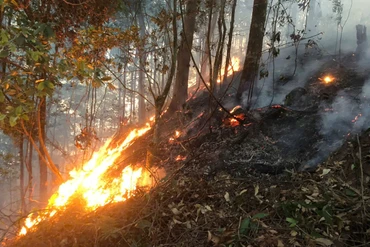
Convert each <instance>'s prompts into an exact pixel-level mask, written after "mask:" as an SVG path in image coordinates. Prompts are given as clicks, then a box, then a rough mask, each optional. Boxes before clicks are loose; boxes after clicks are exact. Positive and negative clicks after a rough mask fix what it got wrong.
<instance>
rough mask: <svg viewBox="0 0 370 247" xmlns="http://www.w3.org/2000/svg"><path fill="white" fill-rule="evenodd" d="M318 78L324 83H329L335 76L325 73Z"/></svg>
mask: <svg viewBox="0 0 370 247" xmlns="http://www.w3.org/2000/svg"><path fill="white" fill-rule="evenodd" d="M319 80H320V81H322V82H324V83H325V84H330V83H332V82H333V81H334V80H335V78H334V77H332V76H330V75H327V76H325V77H324V78H319Z"/></svg>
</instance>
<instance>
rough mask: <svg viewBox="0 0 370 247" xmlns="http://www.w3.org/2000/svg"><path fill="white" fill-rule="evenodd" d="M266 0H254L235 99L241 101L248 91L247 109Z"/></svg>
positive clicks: (259, 48)
mask: <svg viewBox="0 0 370 247" xmlns="http://www.w3.org/2000/svg"><path fill="white" fill-rule="evenodd" d="M266 10H267V0H254V3H253V14H252V22H251V27H250V32H249V39H248V48H247V54H246V56H245V61H244V67H243V72H242V76H241V79H240V84H239V88H238V91H237V95H236V98H237V101H238V102H239V103H241V102H242V95H243V93H244V92H245V91H248V101H247V109H249V108H250V107H251V100H252V97H253V90H254V86H255V83H254V82H255V79H256V77H257V75H258V67H259V61H260V58H261V55H262V46H263V37H264V32H265V20H266Z"/></svg>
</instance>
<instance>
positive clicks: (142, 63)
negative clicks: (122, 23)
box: [137, 3, 146, 123]
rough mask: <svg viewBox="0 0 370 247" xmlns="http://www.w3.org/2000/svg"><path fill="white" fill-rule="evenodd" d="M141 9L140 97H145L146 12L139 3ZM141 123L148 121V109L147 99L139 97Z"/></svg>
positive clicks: (139, 14)
mask: <svg viewBox="0 0 370 247" xmlns="http://www.w3.org/2000/svg"><path fill="white" fill-rule="evenodd" d="M139 5H140V7H139V9H138V14H137V17H138V22H139V27H140V33H139V34H140V39H141V42H142V44H141V45H140V47H139V48H138V54H139V93H140V95H145V64H146V55H145V51H144V48H145V47H144V44H145V40H144V39H145V21H144V12H143V5H142V3H139ZM138 111H139V112H138V117H139V123H144V122H145V121H146V109H145V99H144V98H143V97H139V109H138Z"/></svg>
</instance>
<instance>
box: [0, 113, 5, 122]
mask: <svg viewBox="0 0 370 247" xmlns="http://www.w3.org/2000/svg"><path fill="white" fill-rule="evenodd" d="M5 118H6V115H4V114H1V113H0V121H4V119H5Z"/></svg>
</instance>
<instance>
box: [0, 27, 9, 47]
mask: <svg viewBox="0 0 370 247" xmlns="http://www.w3.org/2000/svg"><path fill="white" fill-rule="evenodd" d="M8 41H9V39H8V35H6V31H5V30H1V43H2V44H6V43H8Z"/></svg>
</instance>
